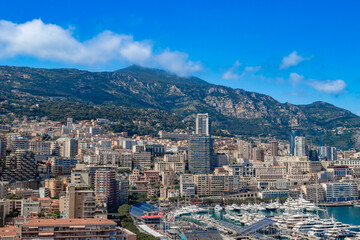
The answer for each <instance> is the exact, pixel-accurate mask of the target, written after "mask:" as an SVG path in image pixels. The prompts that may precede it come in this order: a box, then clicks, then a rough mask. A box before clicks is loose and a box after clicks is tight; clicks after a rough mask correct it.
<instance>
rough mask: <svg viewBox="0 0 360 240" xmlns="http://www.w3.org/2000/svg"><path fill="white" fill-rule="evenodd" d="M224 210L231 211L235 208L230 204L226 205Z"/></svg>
mask: <svg viewBox="0 0 360 240" xmlns="http://www.w3.org/2000/svg"><path fill="white" fill-rule="evenodd" d="M225 210H226V212H231V211H234V210H235V209H234V208H233V207H232V206H230V205H227V206H226V207H225Z"/></svg>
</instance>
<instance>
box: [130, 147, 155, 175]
mask: <svg viewBox="0 0 360 240" xmlns="http://www.w3.org/2000/svg"><path fill="white" fill-rule="evenodd" d="M133 156H134V166H133V168H138V169H145V170H148V169H151V152H146V151H142V149H141V148H137V150H136V151H135V152H134V153H133Z"/></svg>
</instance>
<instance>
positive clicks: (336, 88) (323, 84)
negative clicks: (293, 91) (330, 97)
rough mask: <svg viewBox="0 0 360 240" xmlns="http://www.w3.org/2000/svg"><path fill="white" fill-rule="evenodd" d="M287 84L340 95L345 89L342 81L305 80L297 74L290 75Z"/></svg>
mask: <svg viewBox="0 0 360 240" xmlns="http://www.w3.org/2000/svg"><path fill="white" fill-rule="evenodd" d="M289 82H290V83H291V84H292V85H293V86H294V87H295V86H296V85H298V84H305V85H308V86H310V87H312V88H314V89H315V90H317V91H319V92H325V93H332V94H336V93H340V92H341V91H343V90H344V89H345V87H346V83H345V81H344V80H341V79H337V80H323V81H322V80H317V79H305V77H304V76H303V75H299V74H297V73H290V76H289Z"/></svg>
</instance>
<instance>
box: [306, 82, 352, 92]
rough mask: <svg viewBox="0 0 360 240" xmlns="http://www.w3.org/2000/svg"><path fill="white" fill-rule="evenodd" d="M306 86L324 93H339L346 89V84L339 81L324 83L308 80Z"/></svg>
mask: <svg viewBox="0 0 360 240" xmlns="http://www.w3.org/2000/svg"><path fill="white" fill-rule="evenodd" d="M307 84H308V85H309V86H311V87H313V88H315V89H316V90H317V91H319V92H325V93H339V92H341V91H342V90H344V89H345V87H346V83H345V82H344V80H341V79H337V80H326V81H319V80H315V79H310V80H309V81H308V83H307Z"/></svg>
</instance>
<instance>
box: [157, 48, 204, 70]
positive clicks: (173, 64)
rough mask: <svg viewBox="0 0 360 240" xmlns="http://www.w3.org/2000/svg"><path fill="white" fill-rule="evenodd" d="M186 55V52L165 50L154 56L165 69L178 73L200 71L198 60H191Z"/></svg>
mask: <svg viewBox="0 0 360 240" xmlns="http://www.w3.org/2000/svg"><path fill="white" fill-rule="evenodd" d="M188 57H189V56H188V54H186V53H182V52H178V51H175V52H171V51H169V50H166V51H164V52H162V53H160V54H159V55H158V56H156V57H155V61H156V62H157V63H158V64H159V65H160V66H162V67H164V68H165V69H168V70H169V71H171V72H175V73H178V74H179V75H188V73H192V72H197V71H200V70H201V69H202V66H201V64H200V62H192V61H190V60H188Z"/></svg>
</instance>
